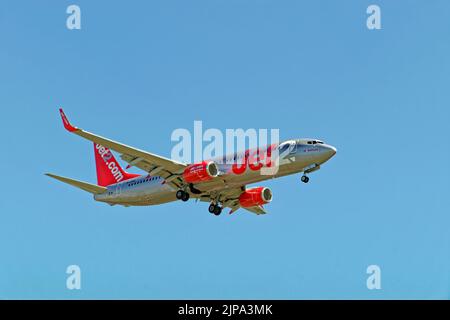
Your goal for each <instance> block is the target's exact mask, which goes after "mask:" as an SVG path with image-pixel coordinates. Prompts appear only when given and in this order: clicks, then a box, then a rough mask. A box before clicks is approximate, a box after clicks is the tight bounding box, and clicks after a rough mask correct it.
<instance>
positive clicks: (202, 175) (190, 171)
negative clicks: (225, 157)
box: [183, 161, 219, 183]
mask: <svg viewBox="0 0 450 320" xmlns="http://www.w3.org/2000/svg"><path fill="white" fill-rule="evenodd" d="M218 174H219V169H218V168H217V165H216V164H215V163H214V162H213V161H203V162H200V163H194V164H191V165H189V166H188V167H187V168H186V169H184V172H183V179H184V181H186V182H187V183H199V182H203V181H208V180H211V179H212V178H214V177H217V175H218Z"/></svg>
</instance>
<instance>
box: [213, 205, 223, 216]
mask: <svg viewBox="0 0 450 320" xmlns="http://www.w3.org/2000/svg"><path fill="white" fill-rule="evenodd" d="M221 213H222V208H221V207H219V206H216V207H215V208H214V214H215V215H216V216H218V215H220V214H221Z"/></svg>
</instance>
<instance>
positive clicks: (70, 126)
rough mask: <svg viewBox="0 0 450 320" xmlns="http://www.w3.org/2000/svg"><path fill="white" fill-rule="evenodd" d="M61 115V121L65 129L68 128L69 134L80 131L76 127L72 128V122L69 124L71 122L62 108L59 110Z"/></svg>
mask: <svg viewBox="0 0 450 320" xmlns="http://www.w3.org/2000/svg"><path fill="white" fill-rule="evenodd" d="M59 113H60V115H61V119H62V122H63V124H64V128H66V130H67V131H69V132H74V131H76V130H78V128H77V127H74V126H72V125H71V124H70V122H69V120H68V119H67V117H66V115H65V114H64V111H63V109H62V108H59Z"/></svg>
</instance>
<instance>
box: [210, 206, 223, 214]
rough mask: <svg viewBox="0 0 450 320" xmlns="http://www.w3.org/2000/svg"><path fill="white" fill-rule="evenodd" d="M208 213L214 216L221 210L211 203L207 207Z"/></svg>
mask: <svg viewBox="0 0 450 320" xmlns="http://www.w3.org/2000/svg"><path fill="white" fill-rule="evenodd" d="M208 211H209V212H210V213H212V214H214V215H216V216H218V215H219V214H221V213H222V208H221V207H220V206H219V205H217V204H214V203H211V204H210V205H209V207H208Z"/></svg>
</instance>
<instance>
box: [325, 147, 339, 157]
mask: <svg viewBox="0 0 450 320" xmlns="http://www.w3.org/2000/svg"><path fill="white" fill-rule="evenodd" d="M336 152H337V150H336V148H335V147H333V146H330V145H327V146H325V154H326V156H327V158H328V159H330V158H331V157H332V156H334V155H335V154H336Z"/></svg>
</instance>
